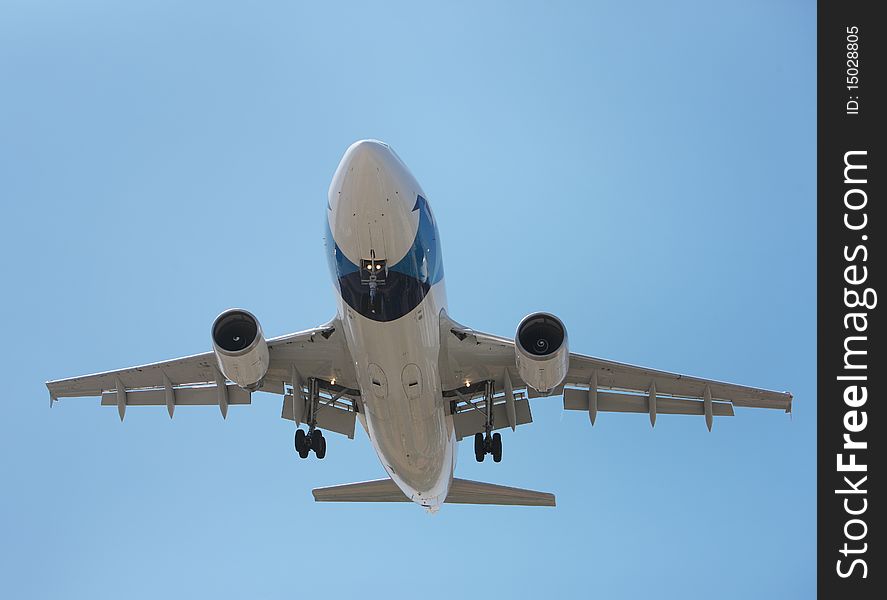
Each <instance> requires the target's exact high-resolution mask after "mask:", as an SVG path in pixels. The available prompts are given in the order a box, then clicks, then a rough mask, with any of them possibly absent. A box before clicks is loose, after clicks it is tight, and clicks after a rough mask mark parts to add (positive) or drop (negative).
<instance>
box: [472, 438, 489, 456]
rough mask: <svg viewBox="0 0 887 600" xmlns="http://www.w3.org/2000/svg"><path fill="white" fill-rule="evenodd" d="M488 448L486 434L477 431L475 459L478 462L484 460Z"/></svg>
mask: <svg viewBox="0 0 887 600" xmlns="http://www.w3.org/2000/svg"><path fill="white" fill-rule="evenodd" d="M486 453H487V449H486V448H484V434H482V433H475V434H474V459H475V460H476V461H477V462H484V455H486Z"/></svg>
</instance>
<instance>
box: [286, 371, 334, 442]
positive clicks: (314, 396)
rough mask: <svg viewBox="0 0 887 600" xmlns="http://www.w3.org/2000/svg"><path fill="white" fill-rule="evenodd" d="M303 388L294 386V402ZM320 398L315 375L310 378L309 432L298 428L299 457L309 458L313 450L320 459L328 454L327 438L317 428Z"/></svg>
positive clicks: (296, 440)
mask: <svg viewBox="0 0 887 600" xmlns="http://www.w3.org/2000/svg"><path fill="white" fill-rule="evenodd" d="M301 393H302V390H301V389H297V388H295V387H294V388H293V402H297V401H298V400H299V395H300V394H301ZM319 398H320V394H319V390H318V387H317V380H316V379H314V378H313V377H312V378H311V379H309V380H308V421H307V423H308V433H305V431H304V430H303V429H301V428H300V429H296V439H295V446H296V452H298V453H299V458H308V455H309V454H310V453H311V451H312V450H313V451H314V455H315V456H316V457H317V458H318V459H322V458H323V457H324V456H326V438H325V437H323V432H322V431H321V430H320V429H317V403H318V399H319Z"/></svg>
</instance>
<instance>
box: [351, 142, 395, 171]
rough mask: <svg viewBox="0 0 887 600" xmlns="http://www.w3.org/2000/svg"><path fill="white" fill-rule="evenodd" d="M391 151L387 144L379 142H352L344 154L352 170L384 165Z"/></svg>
mask: <svg viewBox="0 0 887 600" xmlns="http://www.w3.org/2000/svg"><path fill="white" fill-rule="evenodd" d="M390 152H391V150H390V149H389V148H388V144H386V143H385V142H380V141H379V140H360V141H358V142H354V143H353V144H351V146H350V147H349V148H348V150H347V152H346V153H345V154H346V155H347V157H348V161H349V162H350V163H351V166H352V167H353V168H357V169H360V168H366V167H377V168H378V167H379V166H381V165H384V163H385V159H386V158H387V156H388V154H390Z"/></svg>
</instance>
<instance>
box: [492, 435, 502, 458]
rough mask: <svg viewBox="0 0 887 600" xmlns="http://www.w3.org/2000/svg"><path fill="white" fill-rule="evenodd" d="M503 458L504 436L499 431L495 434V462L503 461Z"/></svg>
mask: <svg viewBox="0 0 887 600" xmlns="http://www.w3.org/2000/svg"><path fill="white" fill-rule="evenodd" d="M501 460H502V436H501V435H500V434H498V433H494V434H493V462H501Z"/></svg>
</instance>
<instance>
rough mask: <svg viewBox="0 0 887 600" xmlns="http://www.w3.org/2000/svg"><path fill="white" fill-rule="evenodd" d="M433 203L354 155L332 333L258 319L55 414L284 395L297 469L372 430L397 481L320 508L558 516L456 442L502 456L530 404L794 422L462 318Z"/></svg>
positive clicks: (551, 335)
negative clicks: (78, 408) (468, 470)
mask: <svg viewBox="0 0 887 600" xmlns="http://www.w3.org/2000/svg"><path fill="white" fill-rule="evenodd" d="M427 198H428V196H427V195H426V193H425V191H424V190H423V189H422V188H421V187H420V186H419V183H418V182H417V181H416V179H415V177H413V175H412V174H411V172H410V170H409V169H408V168H407V167H406V165H405V164H404V162H403V161H402V160H401V159H400V157H399V156H398V155H397V153H395V152H394V150H392V148H391V147H390V146H389V145H388V144H385V143H383V142H380V141H376V140H362V141H358V142H356V143H354V144H352V145H351V146H350V147H349V148H348V149H347V151H346V152H345V155H344V156H343V158H342V160H341V162H340V163H339V166H338V168H337V169H336V172H335V175H334V176H333V180H332V183H331V185H330V188H329V193H328V197H327V202H326V206H325V209H326V219H325V225H326V232H325V245H326V255H327V258H328V261H329V269H330V273H331V275H332V280H333V284H334V288H335V291H336V300H337V304H338V309H337V313H336V316H335V318H333V319H332V320H331V321H329V322H328V323H326V324H325V325H322V326H320V327H315V328H313V329H308V330H306V331H301V332H298V333H293V334H289V335H284V336H280V337H275V338H270V339H266V338H265V336H264V333H263V331H262V327H261V325H260V324H259V321H258V319H257V318H256V317H255V316H254V315H253V314H252V313H250V312H249V311H247V310H243V309H238V308H235V309H230V310H227V311H225V312H223V313H222V314H221V315H219V316H218V317H217V318H216V319H215V321H214V322H213V324H212V327H211V339H212V350H211V351H209V352H205V353H203V354H196V355H193V356H187V357H184V358H177V359H173V360H167V361H163V362H157V363H152V364H148V365H142V366H138V367H131V368H127V369H121V370H117V371H107V372H103V373H98V374H95V375H86V376H82V377H73V378H69V379H59V380H55V381H49V382H47V384H46V385H47V387H48V389H49V394H50V405H52V404H53V403H54V402H55V401H56V400H58V399H59V398H63V397H82V396H97V397H100V398H101V403H102V404H103V405H108V406H116V407H117V411H118V414H119V416H120V419H121V421H122V420H123V418H124V414H125V412H126V410H127V407H129V406H166V408H167V410H168V412H169V416H170V417H172V416H173V413H174V411H175V409H176V407H177V406H179V405H186V406H187V405H212V406H218V407H219V409H220V411H221V413H222V416H223V417H225V416H226V415H227V413H228V407H229V406H231V405H240V404H249V403H250V402H251V398H252V393H253V392H257V391H261V392H269V393H271V394H276V395H278V396H279V397H281V400H282V402H281V416H282V417H283V418H284V419H289V420H291V421H293V422H294V423H295V426H296V431H295V442H294V444H295V450H296V452H297V453H298V455H299V456H300V457H301V458H307V457H308V456H309V455H310V454H311V453H313V454H314V455H315V456H316V458H318V459H322V458H324V457H325V456H326V450H327V447H326V436H325V435H324V432H332V433H336V434H341V435H344V436H346V437H348V438H352V439H353V437H354V432H355V424H356V423H360V425H361V427H362V428H363V429H364V430H365V431H366V433H367V434H368V436H369V439H370V440H371V442H372V445H373V447H374V449H375V451H376V453H377V454H378V457H379V460H380V461H381V463H382V466H383V468H384V469H385V471H386V472H387V475H388V476H387V477H385V478H383V479H379V480H374V481H364V482H359V483H350V484H344V485H338V486H333V487H326V488H318V489H315V490H313V494H314V498H315V500H317V501H332V502H407V501H412V502H415V503H417V504H419V505H421V506H423V507H425V508H426V509H428V510H429V511H436V510H438V509H439V507H440V506H441V505H442V504H443V503H445V502H446V503H464V504H511V505H525V506H554V505H555V497H554V495H553V494H550V493H546V492H538V491H533V490H524V489H520V488H515V487H510V486H504V485H496V484H490V483H483V482H477V481H469V480H465V479H459V478H456V477H454V472H455V467H456V443H457V442H458V441H460V440H462V439H463V438H466V437H467V438H470V439H472V440H473V442H474V453H475V458H476V460H477V461H478V462H483V461H484V459H485V458H486V457H487V456H491V458H492V460H493V462H499V461H501V460H502V437H501V434H500V433H499V432H498V431H497V430H500V429H504V428H510V429H512V430H515V429H516V428H517V427H521V426H524V425H526V424H529V423H531V422H532V420H533V418H532V413H531V411H530V400H532V399H535V398H540V397H547V396H562V397H563V403H564V408H565V409H567V410H578V411H585V412H587V414H588V417H589V419H590V420H591V423H592V424H594V422H595V419H596V418H597V415H598V413H599V412H605V411H612V412H628V413H645V414H648V415H649V418H650V423H651V424H653V425H655V423H656V418H657V416H658V415H660V414H682V415H698V416H701V417H703V418H704V420H705V424H706V426H707V427H708V429H709V430H711V428H712V422H713V419H714V417H715V416H718V417H721V416H733V414H734V410H733V409H734V407H757V408H771V409H781V410H783V411H785V412H790V411H791V406H792V396H791V394H789V393H787V392H775V391H769V390H764V389H759V388H753V387H748V386H744V385H735V384H729V383H723V382H719V381H713V380H707V379H702V378H698V377H689V376H685V375H680V374H677V373H669V372H665V371H659V370H654V369H649V368H645V367H638V366H634V365H629V364H625V363H619V362H614V361H611V360H605V359H601V358H595V357H591V356H585V355H581V354H575V353H572V352H570V350H569V344H568V336H567V329H566V327H565V326H564V323H563V322H562V321H561V320H560V319H559V318H558V317H557V316H555V315H553V314H550V313H546V312H538V313H534V314H531V315H528V316H527V317H525V318H524V319H523V320H522V321H521V322H520V323H519V324H518V325H517V328H516V333H515V335H514V338H513V339H511V338H505V337H499V336H496V335H491V334H488V333H483V332H481V331H478V330H475V329H473V328H470V327H467V326H465V325H462V324H460V323H459V322H457V321H455V320H453V318H451V317H450V314H449V312H448V305H447V298H446V291H445V287H444V267H443V256H442V254H441V244H440V237H439V235H438V231H437V225H436V223H435V219H434V215H433V213H432V212H431V205H430V203H429V202H428V200H427Z"/></svg>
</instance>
